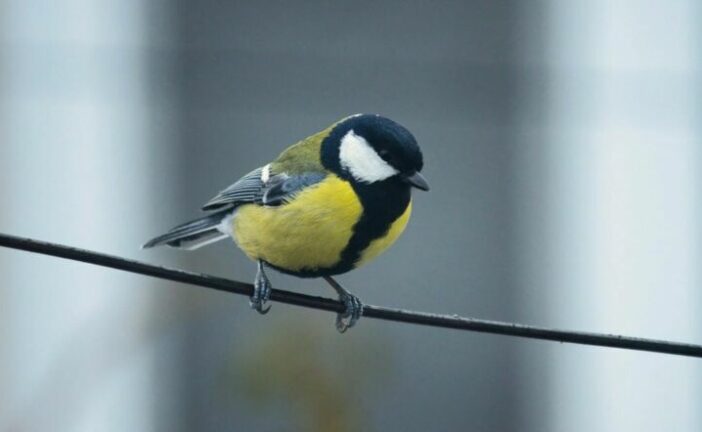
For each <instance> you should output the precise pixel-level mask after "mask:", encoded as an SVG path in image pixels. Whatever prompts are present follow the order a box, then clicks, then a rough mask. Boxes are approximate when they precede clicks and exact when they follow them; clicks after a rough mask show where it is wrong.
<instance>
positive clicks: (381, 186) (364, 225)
mask: <svg viewBox="0 0 702 432" xmlns="http://www.w3.org/2000/svg"><path fill="white" fill-rule="evenodd" d="M354 190H355V191H356V193H357V194H358V196H359V198H360V200H361V205H362V206H363V213H362V215H361V218H360V219H359V220H358V222H357V223H356V225H355V226H354V227H353V235H352V236H351V240H349V244H348V245H347V246H346V248H345V249H344V251H343V252H342V253H341V261H340V262H339V264H338V265H336V266H335V268H334V271H335V272H336V273H337V274H338V273H344V272H347V271H349V270H352V269H353V268H354V266H355V264H356V262H358V260H359V259H360V258H361V254H362V253H363V251H365V250H366V248H368V246H369V245H370V244H371V242H373V240H376V239H379V238H381V237H383V236H384V235H385V234H387V233H388V231H389V230H390V227H391V226H392V224H393V222H395V221H396V220H397V218H399V217H400V216H402V214H403V213H404V212H405V210H407V206H408V205H409V202H410V188H409V186H408V185H407V184H405V183H404V182H401V181H399V180H398V179H391V180H386V181H384V182H378V183H373V184H372V185H363V184H357V185H354Z"/></svg>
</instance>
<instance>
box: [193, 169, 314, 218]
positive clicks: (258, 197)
mask: <svg viewBox="0 0 702 432" xmlns="http://www.w3.org/2000/svg"><path fill="white" fill-rule="evenodd" d="M264 169H266V168H265V167H264V168H258V169H255V170H253V171H251V172H250V173H248V174H246V175H245V176H244V177H242V178H241V179H239V180H238V181H237V182H236V183H234V184H233V185H231V186H229V187H228V188H226V189H224V190H223V191H221V192H220V193H218V194H217V195H216V196H215V197H214V198H212V199H211V200H210V201H208V202H207V204H205V205H204V206H203V207H202V209H203V210H216V209H222V208H225V207H236V206H238V205H241V204H246V203H256V204H263V205H267V206H278V205H281V204H284V203H286V202H288V201H289V200H290V199H291V198H292V197H293V196H295V194H296V193H298V192H299V191H300V190H302V189H304V188H306V187H309V186H312V185H314V184H315V183H319V182H320V181H322V180H323V179H324V177H326V174H324V173H304V174H295V175H289V174H286V173H281V174H276V175H273V176H269V178H267V179H266V180H267V181H266V182H264V181H263V174H264Z"/></svg>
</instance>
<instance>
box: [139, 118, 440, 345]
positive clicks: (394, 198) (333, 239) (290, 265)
mask: <svg viewBox="0 0 702 432" xmlns="http://www.w3.org/2000/svg"><path fill="white" fill-rule="evenodd" d="M422 166H423V160H422V152H421V151H420V149H419V146H418V145H417V141H416V140H415V138H414V136H413V135H412V134H411V133H410V132H409V131H408V130H407V129H405V128H404V127H403V126H401V125H399V124H398V123H396V122H394V121H392V120H390V119H388V118H385V117H382V116H379V115H375V114H356V115H353V116H350V117H346V118H344V119H342V120H340V121H338V122H336V123H334V124H332V125H331V126H330V127H328V128H326V129H324V130H323V131H321V132H318V133H316V134H314V135H312V136H310V137H308V138H305V139H303V140H302V141H300V142H298V143H296V144H294V145H292V146H290V147H288V148H287V149H286V150H285V151H283V153H281V154H280V156H278V158H277V159H276V160H274V161H273V162H271V163H269V164H268V165H265V166H263V167H261V168H257V169H255V170H253V171H251V172H250V173H248V174H246V175H245V176H244V177H242V178H241V179H239V180H238V181H237V182H236V183H234V184H233V185H231V186H229V187H228V188H226V189H224V190H222V191H221V192H220V193H219V194H217V195H216V196H215V197H214V198H212V199H211V200H210V201H209V202H207V204H205V205H204V206H203V207H202V209H203V210H205V211H209V212H210V213H209V214H208V215H206V216H204V217H201V218H198V219H195V220H193V221H190V222H187V223H184V224H182V225H179V226H177V227H175V228H173V229H171V230H170V231H168V232H167V233H165V234H163V235H160V236H158V237H156V238H154V239H152V240H149V241H148V242H147V243H146V244H144V246H143V247H144V248H150V247H154V246H159V245H164V244H165V245H168V246H173V247H176V248H180V249H187V250H192V249H197V248H199V247H202V246H205V245H207V244H210V243H213V242H216V241H218V240H222V239H225V238H227V237H232V238H233V239H234V241H235V242H236V244H237V245H238V246H239V248H241V249H242V250H243V251H244V253H245V254H246V255H247V256H248V257H249V258H250V259H251V260H253V261H255V262H256V263H257V264H258V272H257V274H256V278H255V282H254V293H253V296H252V297H251V301H250V304H251V307H252V308H253V309H255V310H256V311H258V312H259V313H262V314H265V313H266V312H268V310H269V309H270V306H268V307H266V302H267V301H268V300H269V297H270V293H271V283H270V282H269V280H268V277H267V276H266V273H265V268H266V267H270V268H274V269H276V270H278V271H281V272H283V273H287V274H290V275H294V276H298V277H323V278H324V279H325V280H326V281H327V282H328V283H329V284H330V285H331V286H332V287H333V288H334V289H335V290H336V292H337V294H338V295H339V299H340V300H341V301H342V302H343V303H344V304H345V306H346V308H345V311H344V313H342V314H339V315H338V316H337V320H336V325H337V329H338V330H339V331H341V332H344V331H345V330H346V329H348V328H350V327H352V326H353V325H354V324H355V323H356V321H357V320H358V318H359V317H360V316H361V314H362V312H363V304H362V303H361V301H360V300H359V299H358V297H356V296H354V295H352V294H351V293H349V292H348V291H347V290H345V289H344V288H343V287H342V286H341V285H340V284H338V283H337V282H336V281H335V280H334V279H333V278H332V276H334V275H338V274H341V273H345V272H347V271H349V270H352V269H355V268H358V267H360V266H361V265H363V264H365V263H367V262H369V261H370V260H372V259H373V258H375V257H377V256H378V255H379V254H380V253H381V252H383V251H384V250H386V249H387V248H388V247H389V246H390V245H392V244H393V243H394V242H395V240H397V238H398V237H399V236H400V234H402V231H403V230H404V229H405V226H406V225H407V221H408V220H409V217H410V213H411V210H412V199H411V193H410V192H411V189H412V188H413V187H414V188H417V189H421V190H425V191H426V190H429V185H428V184H427V182H426V180H425V179H424V177H422V175H421V174H420V171H421V170H422Z"/></svg>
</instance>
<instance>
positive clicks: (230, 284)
mask: <svg viewBox="0 0 702 432" xmlns="http://www.w3.org/2000/svg"><path fill="white" fill-rule="evenodd" d="M0 246H4V247H8V248H12V249H19V250H24V251H28V252H35V253H39V254H44V255H51V256H55V257H60V258H66V259H70V260H74V261H81V262H85V263H90V264H95V265H99V266H103V267H110V268H113V269H118V270H124V271H128V272H131V273H138V274H142V275H146V276H153V277H156V278H160V279H166V280H171V281H174V282H182V283H186V284H191V285H197V286H201V287H205V288H212V289H215V290H218V291H226V292H230V293H234V294H242V295H246V296H251V295H252V294H253V286H252V285H251V284H247V283H243V282H238V281H234V280H230V279H224V278H220V277H216V276H211V275H206V274H199V273H190V272H186V271H183V270H177V269H171V268H166V267H159V266H155V265H151V264H145V263H142V262H138V261H133V260H129V259H124V258H120V257H116V256H111V255H105V254H102V253H98V252H92V251H88V250H84V249H77V248H73V247H69V246H63V245H59V244H55V243H48V242H44V241H39V240H33V239H29V238H22V237H16V236H11V235H7V234H1V233H0ZM271 300H273V301H277V302H281V303H287V304H291V305H296V306H303V307H308V308H313V309H321V310H326V311H332V312H342V311H343V310H344V306H343V305H342V304H341V303H340V302H338V301H336V300H331V299H327V298H322V297H315V296H310V295H305V294H297V293H293V292H290V291H283V290H278V289H274V290H273V292H272V293H271ZM363 316H364V317H367V318H377V319H383V320H388V321H398V322H406V323H412V324H419V325H426V326H433V327H444V328H453V329H459V330H470V331H476V332H482V333H493V334H501V335H508V336H518V337H524V338H529V339H543V340H551V341H557V342H568V343H576V344H584V345H596V346H603V347H611V348H622V349H629V350H637V351H650V352H657V353H664V354H675V355H682V356H689V357H700V358H702V346H700V345H693V344H686V343H679V342H670V341H664V340H653V339H642V338H635V337H627V336H618V335H608V334H599V333H585V332H574V331H566V330H554V329H547V328H540V327H533V326H528V325H523V324H514V323H507V322H499V321H488V320H481V319H475V318H464V317H460V316H457V315H439V314H431V313H426V312H414V311H408V310H402V309H391V308H385V307H381V306H372V305H364V307H363Z"/></svg>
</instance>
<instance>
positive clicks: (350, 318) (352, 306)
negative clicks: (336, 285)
mask: <svg viewBox="0 0 702 432" xmlns="http://www.w3.org/2000/svg"><path fill="white" fill-rule="evenodd" d="M339 301H341V302H342V303H343V304H344V306H346V309H345V310H344V312H341V313H338V314H337V315H336V329H337V330H338V331H339V333H344V332H346V330H348V329H350V328H351V327H353V326H354V325H356V322H357V321H358V319H359V318H361V315H363V303H361V299H359V298H358V297H356V296H355V295H353V294H351V293H349V292H346V293H343V294H340V295H339Z"/></svg>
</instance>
